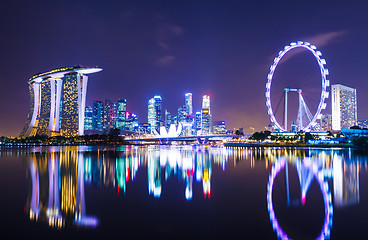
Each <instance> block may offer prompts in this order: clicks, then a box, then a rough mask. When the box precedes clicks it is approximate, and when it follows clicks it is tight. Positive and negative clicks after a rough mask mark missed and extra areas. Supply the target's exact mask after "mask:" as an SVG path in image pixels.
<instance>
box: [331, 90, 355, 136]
mask: <svg viewBox="0 0 368 240" xmlns="http://www.w3.org/2000/svg"><path fill="white" fill-rule="evenodd" d="M331 94H332V97H331V102H332V130H336V131H340V130H341V129H342V128H349V127H352V126H355V125H357V117H358V114H357V97H356V89H354V88H350V87H346V86H343V85H341V84H334V85H332V86H331Z"/></svg>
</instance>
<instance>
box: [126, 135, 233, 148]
mask: <svg viewBox="0 0 368 240" xmlns="http://www.w3.org/2000/svg"><path fill="white" fill-rule="evenodd" d="M234 137H239V136H238V135H230V134H217V135H201V136H181V137H180V136H179V137H144V138H143V137H142V138H125V139H124V140H125V141H127V142H130V143H134V144H139V143H157V144H166V145H170V144H172V143H173V142H196V143H198V144H207V143H209V142H211V141H223V140H225V139H232V138H234Z"/></svg>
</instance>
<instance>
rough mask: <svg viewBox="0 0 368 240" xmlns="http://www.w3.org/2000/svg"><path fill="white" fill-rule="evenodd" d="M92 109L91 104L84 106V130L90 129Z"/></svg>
mask: <svg viewBox="0 0 368 240" xmlns="http://www.w3.org/2000/svg"><path fill="white" fill-rule="evenodd" d="M92 119H93V111H92V107H91V106H86V110H85V112H84V130H92V129H93V127H92Z"/></svg>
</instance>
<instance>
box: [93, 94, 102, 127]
mask: <svg viewBox="0 0 368 240" xmlns="http://www.w3.org/2000/svg"><path fill="white" fill-rule="evenodd" d="M92 111H93V114H92V128H93V130H96V131H103V113H104V104H103V102H101V101H93V109H92Z"/></svg>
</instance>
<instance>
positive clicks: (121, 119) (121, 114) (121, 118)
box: [116, 99, 126, 130]
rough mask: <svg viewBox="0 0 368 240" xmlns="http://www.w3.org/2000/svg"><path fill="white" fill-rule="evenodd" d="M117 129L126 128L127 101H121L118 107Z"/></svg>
mask: <svg viewBox="0 0 368 240" xmlns="http://www.w3.org/2000/svg"><path fill="white" fill-rule="evenodd" d="M116 109H117V111H116V128H119V129H121V130H124V129H126V128H125V113H126V99H119V100H118V102H117V106H116Z"/></svg>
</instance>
